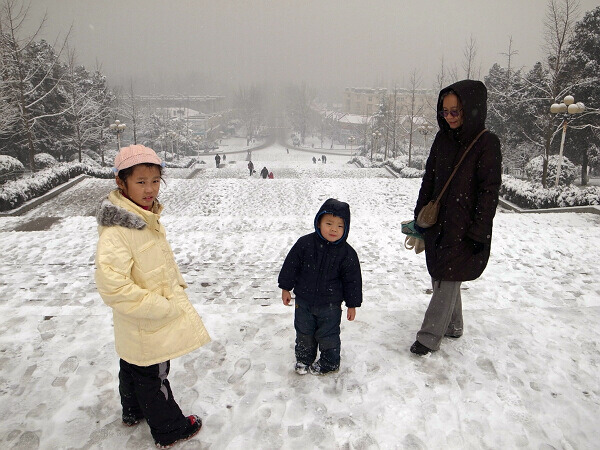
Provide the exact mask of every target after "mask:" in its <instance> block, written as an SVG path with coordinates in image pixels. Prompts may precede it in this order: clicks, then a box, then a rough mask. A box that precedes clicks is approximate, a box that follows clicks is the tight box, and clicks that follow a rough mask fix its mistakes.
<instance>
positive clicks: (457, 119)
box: [442, 94, 463, 130]
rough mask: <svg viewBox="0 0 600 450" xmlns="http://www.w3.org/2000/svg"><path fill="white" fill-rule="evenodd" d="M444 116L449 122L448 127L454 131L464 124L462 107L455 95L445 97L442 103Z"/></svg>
mask: <svg viewBox="0 0 600 450" xmlns="http://www.w3.org/2000/svg"><path fill="white" fill-rule="evenodd" d="M455 115H456V116H455ZM442 116H444V118H445V119H446V122H448V125H449V126H450V128H451V129H453V130H454V129H456V128H458V127H460V126H461V125H462V124H463V110H462V106H461V104H460V102H459V101H458V97H457V96H456V95H455V94H448V95H446V96H445V97H444V100H443V101H442Z"/></svg>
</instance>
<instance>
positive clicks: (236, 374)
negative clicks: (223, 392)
mask: <svg viewBox="0 0 600 450" xmlns="http://www.w3.org/2000/svg"><path fill="white" fill-rule="evenodd" d="M250 365H251V363H250V360H249V359H248V358H241V359H239V360H238V361H237V362H236V363H235V368H234V371H233V374H232V375H231V376H230V377H229V378H228V380H227V382H228V383H229V384H233V383H237V382H238V381H240V380H241V379H242V377H243V376H244V375H245V374H246V372H248V370H249V369H250Z"/></svg>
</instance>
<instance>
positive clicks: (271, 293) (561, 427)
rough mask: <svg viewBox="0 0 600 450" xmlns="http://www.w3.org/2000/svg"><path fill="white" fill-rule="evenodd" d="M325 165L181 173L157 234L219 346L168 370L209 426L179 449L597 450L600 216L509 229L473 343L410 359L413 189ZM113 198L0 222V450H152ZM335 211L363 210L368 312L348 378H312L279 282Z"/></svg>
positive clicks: (350, 355) (485, 283)
mask: <svg viewBox="0 0 600 450" xmlns="http://www.w3.org/2000/svg"><path fill="white" fill-rule="evenodd" d="M312 156H313V155H312V154H310V153H306V152H301V151H295V150H290V152H289V153H287V152H286V150H285V148H284V147H281V146H279V145H274V146H272V147H270V148H268V149H265V150H260V151H254V152H253V162H254V165H255V167H256V169H257V171H260V169H261V168H262V167H263V166H266V167H267V168H268V169H269V170H272V171H273V172H274V174H275V179H273V180H268V179H267V180H263V179H260V178H258V177H257V176H256V175H255V176H254V177H249V176H248V171H247V169H246V161H245V160H244V159H245V155H243V154H240V155H230V156H228V157H227V165H226V167H225V168H222V169H215V168H214V165H213V164H209V163H208V162H207V164H206V166H205V167H203V168H202V170H200V171H197V172H195V178H192V179H185V177H187V176H190V175H191V174H192V172H193V169H189V170H183V169H174V170H172V171H171V172H170V173H171V176H169V174H168V173H167V178H166V179H167V184H166V186H163V188H162V192H161V195H160V198H161V201H163V202H164V204H165V206H166V209H165V212H164V215H163V217H164V219H163V222H164V224H165V226H166V228H167V233H168V237H169V240H170V242H171V244H172V247H173V250H174V252H175V255H176V258H177V260H178V262H179V263H180V266H181V269H182V272H183V275H184V277H185V279H186V281H187V282H188V284H189V289H188V294H189V296H190V299H191V301H192V302H193V304H194V305H195V306H196V308H197V310H198V311H199V312H200V315H201V316H202V317H203V320H204V322H205V324H206V327H207V329H208V330H209V332H210V334H211V336H212V338H213V341H212V342H211V343H210V344H208V345H206V346H205V347H203V348H201V349H199V350H197V351H195V352H193V353H191V354H189V355H186V356H184V357H181V358H178V359H176V360H174V361H173V362H172V366H171V367H172V371H171V375H170V380H171V385H172V387H173V390H174V393H175V396H176V398H177V400H178V401H179V403H180V405H181V407H182V409H183V411H184V413H186V414H192V413H195V414H199V415H200V416H202V418H203V420H204V427H203V429H202V431H201V432H200V433H199V434H198V435H197V436H196V437H195V438H194V439H193V440H190V441H188V442H186V443H185V444H182V445H180V446H179V448H201V449H208V448H210V449H266V448H268V449H271V448H277V449H278V448H283V449H312V448H323V449H337V448H341V449H361V450H363V449H378V448H379V449H394V448H402V449H404V448H406V449H441V448H444V449H480V448H490V449H509V448H511V449H512V448H526V449H592V448H598V442H600V428H598V426H597V418H598V411H599V410H600V381H599V380H600V376H599V367H600V345H599V342H600V339H599V338H598V335H599V332H600V284H599V283H598V280H599V279H600V265H599V264H598V261H600V226H599V225H600V216H597V215H592V214H574V213H566V214H528V215H519V214H514V213H509V212H505V211H502V210H500V211H499V212H498V214H497V216H496V220H495V229H494V240H493V246H492V258H491V260H490V263H489V265H488V268H487V270H486V271H485V272H484V275H483V276H482V277H481V278H480V279H479V280H476V281H474V282H469V283H464V285H463V305H464V317H465V334H464V336H463V337H462V338H460V339H457V340H450V339H447V340H444V342H443V343H442V347H441V350H440V351H438V352H436V353H434V354H432V355H430V356H428V357H424V358H423V357H416V356H414V355H412V354H411V353H410V352H409V350H408V348H409V346H410V345H411V344H412V342H413V341H414V338H415V333H416V331H417V330H418V328H419V326H420V324H421V320H422V317H423V313H424V310H425V308H426V306H427V303H428V301H429V297H430V290H429V289H430V280H429V277H428V275H427V271H426V268H425V264H424V255H423V254H421V255H415V254H414V253H413V252H410V251H408V250H405V249H404V247H403V241H404V239H403V236H402V234H401V233H400V222H401V221H402V220H405V219H408V218H410V217H411V215H412V212H411V211H412V208H413V205H414V201H415V199H416V195H417V191H418V187H419V180H415V179H395V178H388V175H387V172H386V171H385V170H384V169H358V168H356V167H354V166H351V165H349V164H346V161H347V159H348V158H347V157H343V156H335V155H331V156H329V157H328V160H327V164H322V163H320V162H318V163H317V164H313V163H312V161H311V158H312ZM175 176H177V178H174V177H175ZM112 183H113V182H112V181H110V180H108V181H107V180H96V179H86V180H84V181H82V182H81V183H79V184H78V185H76V186H74V187H72V188H71V189H69V190H67V191H65V192H64V193H62V194H60V195H59V196H57V197H56V198H54V199H52V200H50V201H48V202H47V203H45V204H43V205H41V206H39V207H38V208H36V209H34V210H32V211H30V212H29V213H27V214H26V215H24V216H21V217H0V262H1V264H0V447H1V448H26V449H35V448H41V449H58V448H61V449H62V448H103V449H111V450H112V449H117V448H119V449H120V448H129V449H145V448H152V446H153V441H152V438H151V436H150V432H149V429H148V427H147V425H146V424H144V423H143V424H140V425H138V426H137V427H135V428H126V427H124V426H122V424H121V414H120V403H119V394H118V389H117V383H118V379H117V374H118V358H117V356H116V354H115V351H114V345H113V335H112V319H111V312H110V309H109V308H108V307H107V306H105V305H104V304H103V303H102V300H101V299H100V297H99V296H98V294H97V293H96V289H95V286H94V282H93V261H94V252H95V246H96V240H97V234H96V223H95V219H94V217H92V216H91V214H92V213H93V210H94V206H95V204H96V202H97V200H98V199H99V198H100V197H102V196H103V195H105V193H106V192H107V191H108V190H109V189H111V188H112ZM328 197H336V198H339V199H340V200H344V201H347V202H348V203H350V206H351V211H352V225H351V230H350V236H349V242H350V243H351V244H352V245H353V246H354V248H355V249H356V251H357V252H358V255H359V257H360V259H361V264H362V271H363V280H364V289H363V291H364V303H363V306H362V307H361V308H360V309H359V310H358V312H357V318H356V320H355V321H354V322H348V321H346V320H345V319H344V321H343V324H342V366H341V369H340V371H339V373H337V374H333V375H328V376H324V377H315V376H311V375H306V376H299V375H296V374H295V373H294V372H293V371H292V367H293V363H294V351H293V346H294V328H293V308H290V307H286V306H284V305H282V303H281V300H280V296H281V294H280V291H279V290H278V289H277V274H278V272H279V269H280V266H281V264H282V262H283V259H284V257H285V255H286V253H287V251H288V250H289V248H290V247H291V245H292V244H293V243H294V242H295V240H296V239H297V238H298V237H300V236H301V235H303V234H305V233H308V232H311V231H312V223H313V218H314V214H315V213H316V211H317V210H318V208H319V206H320V205H321V203H322V202H323V201H324V200H325V199H327V198H328ZM32 229H33V230H35V229H39V230H40V231H18V230H32Z"/></svg>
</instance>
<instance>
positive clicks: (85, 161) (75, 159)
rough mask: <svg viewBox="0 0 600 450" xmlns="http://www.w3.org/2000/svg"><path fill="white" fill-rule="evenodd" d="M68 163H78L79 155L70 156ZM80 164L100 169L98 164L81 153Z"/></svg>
mask: <svg viewBox="0 0 600 450" xmlns="http://www.w3.org/2000/svg"><path fill="white" fill-rule="evenodd" d="M70 161H71V162H75V163H77V162H79V154H78V153H75V154H74V155H72V156H71V159H70ZM81 164H87V165H88V166H93V167H100V163H99V162H97V161H95V160H94V159H93V158H91V157H89V156H88V155H86V154H85V153H83V152H82V155H81Z"/></svg>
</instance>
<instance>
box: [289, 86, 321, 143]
mask: <svg viewBox="0 0 600 450" xmlns="http://www.w3.org/2000/svg"><path fill="white" fill-rule="evenodd" d="M287 94H288V97H287V98H288V117H289V118H290V121H291V123H292V125H293V126H294V128H295V129H296V130H297V131H298V132H300V139H301V141H302V143H304V138H305V137H306V134H307V132H308V129H309V126H310V122H311V116H312V108H311V106H312V103H313V100H314V99H315V96H316V93H315V91H314V90H313V89H311V88H310V87H308V86H307V85H306V83H302V84H301V85H299V86H290V87H289V88H288V92H287Z"/></svg>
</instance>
